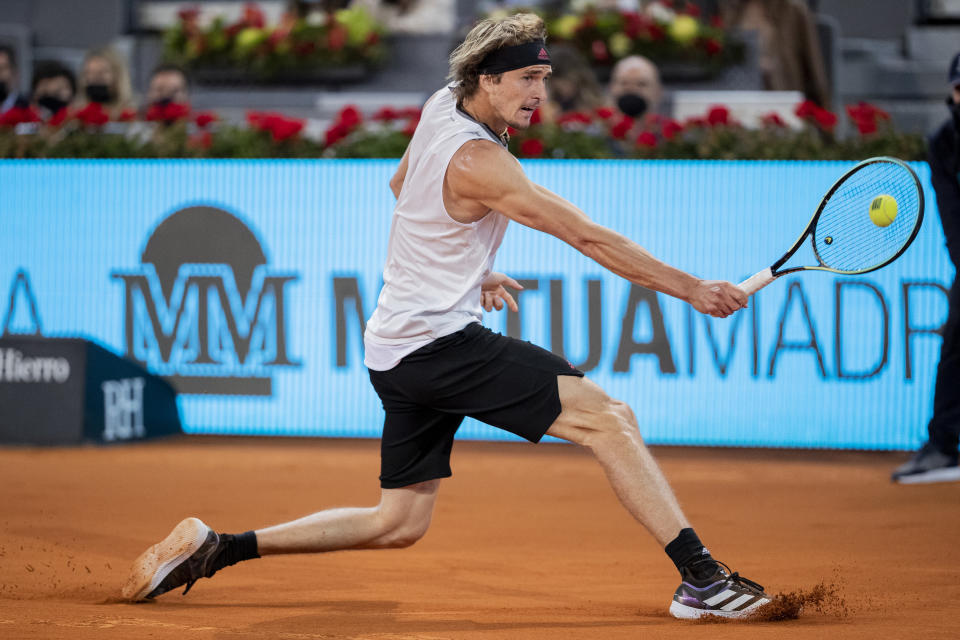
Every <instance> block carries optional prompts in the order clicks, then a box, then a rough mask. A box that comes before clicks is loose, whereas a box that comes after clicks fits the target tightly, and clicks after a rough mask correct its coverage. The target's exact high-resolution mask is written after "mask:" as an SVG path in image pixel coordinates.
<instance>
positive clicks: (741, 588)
mask: <svg viewBox="0 0 960 640" xmlns="http://www.w3.org/2000/svg"><path fill="white" fill-rule="evenodd" d="M768 602H770V596H768V595H767V594H766V593H765V592H764V591H763V587H762V586H761V585H759V584H757V583H756V582H754V581H753V580H747V579H746V578H744V577H743V576H741V575H740V574H739V573H736V572H734V573H730V567H728V566H727V565H725V564H723V563H722V562H717V570H716V573H714V574H713V575H712V576H710V577H708V578H705V579H702V580H697V579H695V578H693V576H692V575H691V574H690V573H689V572H688V571H684V572H683V582H682V583H680V586H679V587H678V588H677V592H676V593H675V594H673V602H671V603H670V615H672V616H673V617H674V618H685V619H695V618H700V617H703V616H722V617H724V618H742V617H744V616H747V615H750V614H751V613H752V612H753V611H754V610H756V609H757V608H758V607H761V606H763V605H765V604H766V603H768Z"/></svg>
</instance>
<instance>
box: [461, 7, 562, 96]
mask: <svg viewBox="0 0 960 640" xmlns="http://www.w3.org/2000/svg"><path fill="white" fill-rule="evenodd" d="M546 39H547V28H546V27H545V26H544V24H543V20H542V19H541V18H540V16H538V15H536V14H533V13H517V14H514V15H512V16H507V17H505V18H499V19H497V18H487V19H486V20H483V21H482V22H480V23H479V24H477V26H475V27H474V28H473V29H471V30H470V33H468V34H467V37H466V39H465V40H464V41H463V43H462V44H461V45H460V46H459V47H457V48H456V49H454V51H453V53H451V54H450V73H449V74H448V75H447V79H448V80H454V81H456V82H457V86H456V88H455V89H454V94H455V95H456V96H457V99H458V100H463V99H464V98H469V97H470V96H472V95H473V94H474V93H476V91H477V88H478V87H479V86H480V71H479V65H480V62H481V61H482V60H483V59H484V57H486V55H487V54H488V53H490V52H491V51H495V50H496V49H499V48H501V47H512V46H515V45H518V44H526V43H527V42H533V41H534V40H546ZM498 75H499V74H498Z"/></svg>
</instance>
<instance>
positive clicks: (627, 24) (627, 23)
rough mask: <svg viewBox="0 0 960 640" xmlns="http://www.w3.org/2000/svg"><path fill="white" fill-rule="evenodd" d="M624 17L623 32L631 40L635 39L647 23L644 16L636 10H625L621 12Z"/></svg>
mask: <svg viewBox="0 0 960 640" xmlns="http://www.w3.org/2000/svg"><path fill="white" fill-rule="evenodd" d="M620 15H621V16H622V17H623V33H624V35H626V36H627V37H628V38H630V39H631V40H635V39H636V38H637V36H639V35H640V32H641V31H643V30H644V27H645V26H646V23H645V21H644V18H643V16H641V15H640V14H639V13H637V12H636V11H624V12H623V13H622V14H620Z"/></svg>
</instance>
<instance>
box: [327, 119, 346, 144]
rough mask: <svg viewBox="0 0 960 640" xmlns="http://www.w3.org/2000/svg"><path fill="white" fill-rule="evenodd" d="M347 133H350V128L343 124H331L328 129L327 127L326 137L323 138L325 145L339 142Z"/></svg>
mask: <svg viewBox="0 0 960 640" xmlns="http://www.w3.org/2000/svg"><path fill="white" fill-rule="evenodd" d="M349 133H350V129H349V128H348V127H346V126H344V125H343V124H341V123H337V124H335V125H333V126H332V127H330V128H329V129H327V133H326V139H325V142H326V145H327V146H328V147H329V146H331V145H334V144H336V143H338V142H340V141H341V140H343V139H344V138H346V137H347V135H349Z"/></svg>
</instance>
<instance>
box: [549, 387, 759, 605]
mask: <svg viewBox="0 0 960 640" xmlns="http://www.w3.org/2000/svg"><path fill="white" fill-rule="evenodd" d="M557 388H558V390H559V392H560V404H561V406H562V407H563V410H562V412H561V413H560V416H559V417H558V418H557V419H556V420H555V421H554V423H553V424H552V425H551V426H550V428H549V429H548V430H547V433H548V434H550V435H552V436H556V437H558V438H563V439H564V440H569V441H571V442H575V443H577V444H581V445H583V446H586V447H589V448H590V450H591V451H593V454H594V455H595V456H596V458H597V460H598V461H599V462H600V465H601V466H602V467H603V470H604V471H605V472H606V474H607V478H608V479H609V480H610V485H611V486H612V487H613V490H614V492H615V493H616V494H617V497H618V498H619V499H620V502H621V503H623V506H624V507H626V509H627V511H629V512H630V514H631V515H632V516H633V517H634V518H636V519H637V521H638V522H640V523H641V524H643V526H645V527H646V528H647V530H648V531H650V533H651V534H652V535H653V537H654V538H656V540H657V542H659V543H660V544H661V545H663V546H664V551H666V552H667V555H668V556H670V559H671V560H673V562H674V564H675V565H676V567H677V569H678V570H679V571H680V576H681V579H682V583H681V584H680V586H679V587H678V588H677V591H676V592H675V593H674V596H673V600H672V601H671V603H670V613H671V614H672V615H673V616H675V617H677V618H700V617H702V616H725V617H742V616H745V615H749V614H750V612H752V611H754V610H756V609H757V608H758V607H760V606H762V605H764V604H765V603H767V602H769V601H770V597H769V596H768V595H767V594H766V593H764V591H763V587H762V586H761V585H759V584H757V583H756V582H753V581H751V580H748V579H746V578H744V577H742V576H740V575H739V574H738V573H731V572H730V571H729V570H728V569H725V568H724V567H725V566H726V565H724V566H723V567H721V565H720V564H719V563H718V562H717V561H715V560H714V559H713V557H712V556H711V555H710V552H709V551H707V549H706V547H704V546H703V543H701V542H700V538H699V537H697V534H696V532H694V530H693V529H692V528H691V527H690V523H689V522H687V519H686V516H684V515H683V511H682V510H681V509H680V504H679V503H678V502H677V499H676V497H675V496H674V494H673V490H672V489H671V488H670V485H669V484H668V483H667V480H666V478H665V477H664V476H663V473H662V472H661V471H660V467H659V466H658V465H657V463H656V462H655V461H654V459H653V456H651V455H650V452H649V451H648V450H647V447H646V446H645V445H644V444H643V439H642V438H641V437H640V432H639V430H638V428H637V419H636V417H635V416H634V414H633V411H632V410H631V409H630V407H629V406H627V405H626V404H624V403H623V402H619V401H617V400H614V399H613V398H611V397H610V396H608V395H607V394H606V392H604V391H603V389H601V388H600V387H598V386H597V385H596V384H594V383H593V382H591V381H590V380H588V379H586V378H575V377H571V376H559V377H558V378H557Z"/></svg>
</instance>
